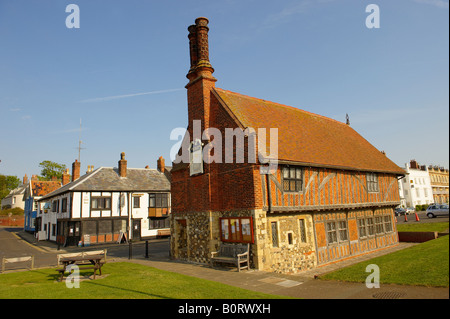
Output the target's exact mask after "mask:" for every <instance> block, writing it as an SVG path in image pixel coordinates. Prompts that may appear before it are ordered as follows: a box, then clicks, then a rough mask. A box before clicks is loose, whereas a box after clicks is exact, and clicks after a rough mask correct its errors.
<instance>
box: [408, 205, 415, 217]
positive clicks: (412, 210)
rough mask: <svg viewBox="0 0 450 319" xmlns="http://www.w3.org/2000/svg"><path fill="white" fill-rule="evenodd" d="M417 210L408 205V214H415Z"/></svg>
mask: <svg viewBox="0 0 450 319" xmlns="http://www.w3.org/2000/svg"><path fill="white" fill-rule="evenodd" d="M415 212H416V210H415V209H414V208H412V207H406V214H407V215H409V214H414V213H415Z"/></svg>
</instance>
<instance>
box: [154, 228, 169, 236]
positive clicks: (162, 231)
mask: <svg viewBox="0 0 450 319" xmlns="http://www.w3.org/2000/svg"><path fill="white" fill-rule="evenodd" d="M166 236H170V229H158V233H157V235H156V237H157V238H161V237H166Z"/></svg>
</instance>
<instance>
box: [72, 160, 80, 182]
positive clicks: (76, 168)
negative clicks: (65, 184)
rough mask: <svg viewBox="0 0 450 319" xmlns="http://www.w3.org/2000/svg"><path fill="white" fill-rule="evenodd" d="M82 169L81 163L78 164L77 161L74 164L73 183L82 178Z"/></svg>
mask: <svg viewBox="0 0 450 319" xmlns="http://www.w3.org/2000/svg"><path fill="white" fill-rule="evenodd" d="M80 168H81V164H80V162H78V160H75V162H73V163H72V182H73V181H76V180H77V179H79V178H80Z"/></svg>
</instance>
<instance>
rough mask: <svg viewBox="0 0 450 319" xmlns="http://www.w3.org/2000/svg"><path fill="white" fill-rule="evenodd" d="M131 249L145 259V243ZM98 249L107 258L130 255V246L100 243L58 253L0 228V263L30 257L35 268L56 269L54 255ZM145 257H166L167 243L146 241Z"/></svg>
mask: <svg viewBox="0 0 450 319" xmlns="http://www.w3.org/2000/svg"><path fill="white" fill-rule="evenodd" d="M25 239H26V240H25ZM131 247H132V257H134V258H138V257H139V258H142V257H144V256H145V242H137V243H133V244H132V246H131ZM99 249H107V250H108V252H107V257H108V258H115V257H118V258H129V255H130V254H129V252H130V246H129V245H128V244H120V245H119V244H104V245H96V246H91V247H64V248H61V250H58V247H57V245H56V244H54V243H52V242H47V241H41V242H36V241H35V240H34V238H33V236H32V235H30V234H28V233H25V232H24V231H23V230H22V228H13V227H11V228H6V227H0V261H1V260H2V259H3V257H6V258H15V257H25V256H34V266H35V268H44V267H51V266H56V263H57V262H56V261H57V255H58V254H64V253H74V252H80V251H88V250H99ZM148 255H149V258H150V259H157V260H161V259H166V258H168V257H169V240H168V239H154V240H150V241H149V244H148ZM29 266H30V262H24V263H14V264H8V265H7V268H6V270H7V271H8V270H16V269H24V268H27V267H29ZM0 267H1V265H0ZM0 271H1V268H0Z"/></svg>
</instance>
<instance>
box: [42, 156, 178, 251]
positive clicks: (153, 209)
mask: <svg viewBox="0 0 450 319" xmlns="http://www.w3.org/2000/svg"><path fill="white" fill-rule="evenodd" d="M74 164H75V163H74ZM78 165H79V163H78ZM73 170H74V174H73V175H72V179H74V177H75V179H74V180H73V181H72V182H70V183H68V184H66V185H64V186H63V187H61V188H60V189H58V190H57V191H55V192H52V193H50V194H48V195H47V196H44V197H43V198H41V202H45V203H46V204H45V205H44V209H42V210H40V211H39V212H38V218H41V222H40V224H41V225H43V226H45V225H46V226H45V229H46V231H45V232H44V227H41V229H40V231H41V234H40V236H39V237H40V238H44V239H47V240H51V241H56V242H58V243H60V244H63V245H78V244H80V243H81V244H84V245H87V244H97V243H107V242H117V241H119V240H121V239H122V240H123V239H127V240H129V239H132V240H141V239H143V238H152V237H156V236H158V235H159V234H161V231H163V230H166V231H167V230H169V229H170V225H169V218H168V217H169V214H170V180H169V179H170V168H167V167H165V166H164V159H162V158H160V159H159V160H158V169H149V168H127V164H126V160H125V154H124V153H122V158H121V160H120V161H119V167H118V168H111V167H100V168H98V169H96V170H93V171H90V172H88V173H86V175H83V176H81V177H79V178H76V177H77V173H76V167H74V169H73Z"/></svg>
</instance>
